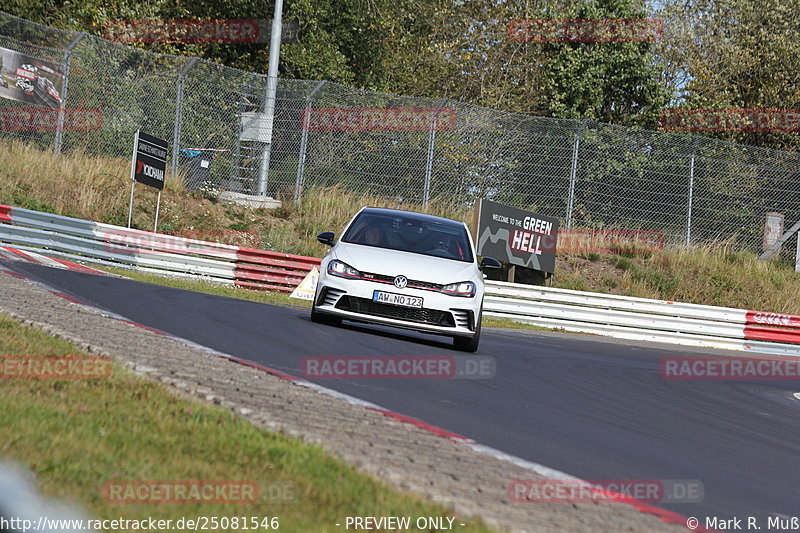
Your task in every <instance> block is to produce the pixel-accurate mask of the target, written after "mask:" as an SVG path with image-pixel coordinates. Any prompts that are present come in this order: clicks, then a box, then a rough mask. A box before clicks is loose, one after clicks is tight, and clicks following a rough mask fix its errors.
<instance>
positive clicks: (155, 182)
mask: <svg viewBox="0 0 800 533" xmlns="http://www.w3.org/2000/svg"><path fill="white" fill-rule="evenodd" d="M166 171H167V141H165V140H164V139H159V138H158V137H153V136H152V135H148V134H146V133H143V132H141V131H137V132H136V140H135V142H134V147H133V179H134V180H135V181H137V182H139V183H143V184H145V185H149V186H150V187H155V188H156V189H158V190H159V191H160V190H161V189H163V188H164V174H165V172H166Z"/></svg>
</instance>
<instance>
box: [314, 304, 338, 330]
mask: <svg viewBox="0 0 800 533" xmlns="http://www.w3.org/2000/svg"><path fill="white" fill-rule="evenodd" d="M311 322H315V323H317V324H325V325H327V326H338V325H339V324H341V323H342V319H341V318H339V317H335V316H331V315H328V314H325V313H320V312H319V311H317V308H316V307H315V306H311Z"/></svg>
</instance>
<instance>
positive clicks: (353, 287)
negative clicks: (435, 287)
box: [314, 276, 482, 337]
mask: <svg viewBox="0 0 800 533" xmlns="http://www.w3.org/2000/svg"><path fill="white" fill-rule="evenodd" d="M374 291H384V292H393V293H399V294H405V295H408V296H416V297H419V298H422V299H423V307H422V308H421V309H417V308H411V307H403V306H398V305H392V304H387V303H379V302H374V301H372V296H373V293H374ZM481 296H482V295H481V294H476V295H475V296H474V297H473V298H459V297H456V296H450V295H447V294H442V293H440V292H436V291H427V290H420V289H409V288H406V289H402V290H401V289H397V288H396V287H395V286H394V285H390V284H386V283H377V282H373V281H369V280H363V279H362V280H347V279H342V278H336V277H334V276H325V277H324V278H323V277H322V276H320V280H319V284H318V286H317V293H316V297H315V299H314V306H315V309H316V311H317V312H319V313H325V314H330V315H335V316H338V317H340V318H343V319H345V320H354V321H359V322H370V323H374V324H384V325H388V326H395V327H401V328H406V329H413V330H416V331H424V332H427V333H436V334H440V335H449V336H453V337H472V336H473V335H474V334H475V327H476V323H475V321H476V320H477V318H478V317H479V316H480V302H481V300H482V297H481Z"/></svg>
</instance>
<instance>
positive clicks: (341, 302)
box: [311, 207, 500, 352]
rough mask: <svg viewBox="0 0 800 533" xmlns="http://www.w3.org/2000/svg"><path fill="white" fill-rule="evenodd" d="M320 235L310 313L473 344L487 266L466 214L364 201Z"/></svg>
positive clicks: (461, 345)
mask: <svg viewBox="0 0 800 533" xmlns="http://www.w3.org/2000/svg"><path fill="white" fill-rule="evenodd" d="M317 239H318V240H319V242H321V243H323V244H327V245H328V246H331V249H330V251H329V252H328V254H327V255H326V256H325V257H324V258H323V259H322V263H321V264H320V273H319V281H318V283H317V289H316V294H315V295H314V303H313V306H312V307H311V320H313V321H314V322H320V323H327V324H338V323H340V322H341V320H342V319H345V320H354V321H359V322H372V323H376V324H384V325H389V326H397V327H402V328H408V329H414V330H418V331H424V332H427V333H437V334H441V335H448V336H451V337H453V344H454V346H455V347H456V348H458V349H460V350H464V351H468V352H474V351H475V350H477V349H478V342H479V341H480V336H481V310H482V308H483V292H484V283H483V273H482V270H483V269H485V268H499V267H500V263H499V262H498V261H496V260H495V259H492V258H491V257H484V258H483V261H481V263H480V264H478V262H477V256H476V254H475V247H474V244H473V242H472V237H471V236H470V234H469V231H468V230H467V226H466V225H465V224H464V223H463V222H458V221H455V220H450V219H448V218H441V217H435V216H431V215H425V214H421V213H412V212H410V211H399V210H394V209H380V208H375V207H365V208H363V209H361V211H359V212H358V213H357V214H356V216H354V217H353V218H352V219H351V220H350V222H349V223H348V224H347V226H346V227H345V229H344V232H343V233H342V237H341V238H340V239H339V240H338V241H334V234H333V233H332V232H325V233H320V234H319V235H318V236H317Z"/></svg>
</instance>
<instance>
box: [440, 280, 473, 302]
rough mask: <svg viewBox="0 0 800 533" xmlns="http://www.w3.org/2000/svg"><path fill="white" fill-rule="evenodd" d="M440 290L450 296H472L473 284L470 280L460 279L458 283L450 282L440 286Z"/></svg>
mask: <svg viewBox="0 0 800 533" xmlns="http://www.w3.org/2000/svg"><path fill="white" fill-rule="evenodd" d="M442 292H443V293H445V294H449V295H450V296H463V297H464V298H472V297H473V296H475V292H476V289H475V284H474V283H472V282H471V281H462V282H459V283H451V284H450V285H445V286H444V287H442Z"/></svg>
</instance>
